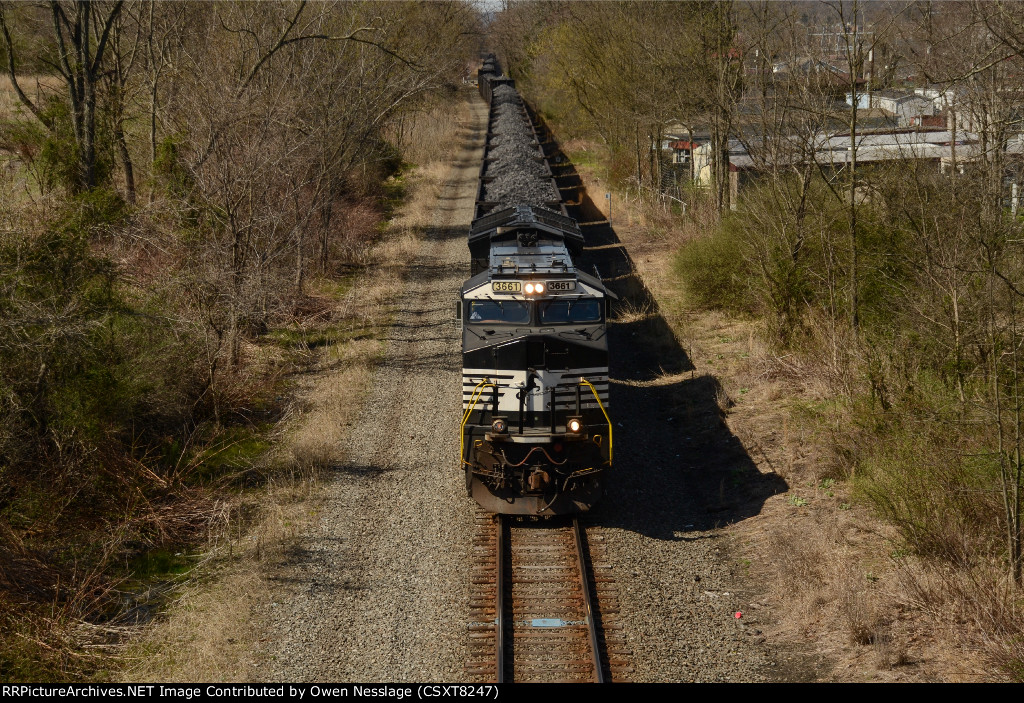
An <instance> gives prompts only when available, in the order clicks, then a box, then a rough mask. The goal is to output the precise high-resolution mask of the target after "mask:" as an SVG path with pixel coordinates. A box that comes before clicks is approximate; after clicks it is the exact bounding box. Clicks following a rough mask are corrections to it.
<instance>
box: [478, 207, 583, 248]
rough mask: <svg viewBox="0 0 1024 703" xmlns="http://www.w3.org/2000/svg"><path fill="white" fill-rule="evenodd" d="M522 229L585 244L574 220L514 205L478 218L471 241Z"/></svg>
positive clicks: (533, 208)
mask: <svg viewBox="0 0 1024 703" xmlns="http://www.w3.org/2000/svg"><path fill="white" fill-rule="evenodd" d="M521 228H529V229H535V230H539V231H543V232H550V233H552V234H555V233H557V234H559V235H561V236H562V237H564V238H566V239H567V240H577V241H578V242H579V243H581V244H582V242H583V233H582V232H581V231H580V228H579V225H577V224H576V221H575V220H574V219H572V218H571V217H565V216H564V215H560V214H559V213H557V212H553V211H551V210H548V209H546V208H541V207H534V206H532V205H514V206H512V207H508V208H504V209H502V210H498V211H497V212H492V213H490V214H487V215H484V216H483V217H479V218H477V219H476V220H474V221H473V224H472V226H471V227H470V230H469V241H470V242H473V241H475V240H478V239H481V238H490V237H491V235H493V234H495V233H497V232H498V230H499V229H500V230H503V231H509V230H513V229H521Z"/></svg>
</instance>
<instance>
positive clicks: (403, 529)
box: [265, 102, 771, 682]
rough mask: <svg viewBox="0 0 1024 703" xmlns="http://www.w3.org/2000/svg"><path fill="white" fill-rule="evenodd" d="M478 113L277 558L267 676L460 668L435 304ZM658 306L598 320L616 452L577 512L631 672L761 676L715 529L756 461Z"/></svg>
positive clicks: (458, 268)
mask: <svg viewBox="0 0 1024 703" xmlns="http://www.w3.org/2000/svg"><path fill="white" fill-rule="evenodd" d="M485 112H486V111H485V107H484V105H483V104H482V102H474V103H473V115H474V119H473V123H472V125H470V127H471V128H472V136H471V137H469V138H468V140H467V143H466V144H465V145H464V146H463V148H462V149H461V150H460V151H459V153H457V154H454V155H453V159H452V163H453V166H452V171H451V178H450V180H449V183H448V186H447V187H446V189H445V192H444V193H443V194H442V197H441V198H440V199H439V200H438V203H437V206H436V214H435V222H436V226H435V229H434V231H433V232H432V233H431V234H430V236H429V237H428V238H427V239H426V240H425V241H424V243H423V254H422V255H421V256H420V257H419V258H418V259H417V260H416V261H415V262H414V263H413V264H412V265H411V267H410V271H409V273H408V275H407V276H406V277H405V279H404V280H403V281H396V285H399V286H403V287H404V288H405V295H404V301H403V303H402V305H401V306H400V311H399V313H398V315H397V319H396V321H395V325H394V327H393V328H392V330H391V332H390V334H389V341H388V345H387V351H386V358H385V359H384V361H383V363H382V366H381V368H380V369H379V370H378V372H377V374H376V379H375V381H374V384H373V388H374V390H373V392H372V393H371V395H370V396H369V397H368V398H367V400H366V404H365V408H364V410H363V412H362V416H361V418H360V421H359V423H358V425H357V427H356V428H354V430H353V434H352V437H351V441H350V443H349V445H348V446H346V447H339V450H338V456H339V468H338V470H337V476H336V479H335V480H334V481H333V482H332V483H331V484H330V485H329V486H328V487H327V489H326V490H327V491H328V494H329V498H328V500H327V501H326V508H325V510H324V512H323V514H322V515H321V516H320V518H319V522H318V523H317V524H316V525H315V527H314V529H313V530H312V531H311V532H310V533H308V534H306V535H303V536H302V537H301V538H300V539H299V544H298V546H297V547H296V548H295V549H294V550H293V552H292V554H291V558H290V560H289V562H288V563H287V564H285V565H282V567H281V569H280V570H279V572H278V573H277V574H276V576H277V584H278V585H277V589H278V590H277V596H276V597H275V600H274V604H273V606H272V607H271V608H270V612H269V613H267V622H266V628H265V629H266V635H265V637H266V639H267V642H268V645H267V647H268V651H267V652H266V653H265V654H266V658H267V660H268V663H269V665H268V667H267V668H266V671H267V676H268V678H270V679H274V680H296V681H313V680H335V681H367V682H372V681H396V682H397V681H424V680H448V681H452V680H464V679H465V678H466V677H465V675H464V673H463V664H464V661H465V654H466V651H467V648H466V644H467V632H466V623H467V621H468V619H469V618H468V613H469V603H468V597H469V581H470V570H469V565H470V561H471V558H470V555H471V546H470V540H471V537H472V533H473V525H472V521H473V514H474V510H475V505H474V504H473V503H472V501H470V500H469V499H468V498H467V497H466V496H465V489H464V479H463V474H462V472H461V470H460V468H459V466H458V448H457V444H458V442H457V436H458V423H459V419H460V405H461V390H462V386H461V368H460V367H461V362H460V357H459V341H458V335H457V328H456V327H455V326H454V325H453V324H452V322H451V321H450V320H451V308H452V301H453V299H454V292H455V291H456V290H457V289H458V286H459V284H460V283H461V281H462V280H463V278H464V277H465V276H466V275H467V273H468V260H469V255H468V252H467V249H466V242H465V236H466V232H467V228H468V225H469V222H470V219H471V218H472V206H473V194H474V188H475V180H474V179H475V176H476V174H477V169H478V164H479V159H480V158H481V157H482V148H481V147H482V141H483V125H484V124H485ZM504 136H505V135H504V134H503V135H502V137H504ZM612 236H613V235H612ZM656 323H657V318H656V317H649V318H648V319H647V320H642V321H637V322H628V323H619V324H616V325H613V326H612V328H611V330H610V340H611V342H610V346H611V356H612V372H611V376H612V379H613V382H612V391H611V393H612V394H611V412H612V416H613V419H614V421H615V422H616V423H617V427H616V431H615V456H616V467H615V470H614V473H612V474H611V475H610V476H609V478H608V493H607V495H606V496H605V499H604V501H603V502H602V503H601V504H600V505H599V507H598V508H597V510H596V511H595V512H594V513H593V514H592V515H590V516H588V517H587V523H588V524H589V525H591V526H592V528H591V529H594V530H597V531H599V532H600V533H601V534H602V535H603V536H604V538H605V543H606V544H607V545H608V556H609V561H610V565H611V566H612V567H613V569H614V577H615V579H616V581H617V583H618V586H619V591H620V598H621V614H620V616H619V618H618V622H619V623H621V625H622V626H623V628H624V634H625V637H626V640H627V644H628V646H629V647H630V648H631V649H632V651H633V657H632V664H633V667H634V669H635V674H634V675H633V677H632V680H634V681H726V680H728V681H757V680H763V679H764V678H766V675H765V674H766V672H767V671H768V670H769V667H770V665H771V656H770V655H769V654H768V653H767V651H766V649H765V646H764V643H763V638H762V637H761V636H760V633H759V632H758V628H757V619H758V618H757V612H756V609H755V608H754V606H755V605H756V604H753V603H750V602H749V600H750V597H749V594H747V593H745V592H744V591H743V590H742V583H743V581H742V578H741V575H739V574H734V573H732V572H731V571H730V560H729V558H728V556H727V554H726V545H725V544H724V539H725V538H724V536H723V534H724V533H723V532H722V531H721V530H720V529H718V527H719V525H720V524H726V523H729V522H732V521H736V520H742V519H744V517H746V516H748V515H750V514H754V512H756V511H757V510H758V509H759V503H758V500H759V498H758V496H760V495H761V494H762V493H763V492H764V491H763V490H761V489H760V488H759V489H757V490H745V489H744V490H742V491H738V489H737V488H736V486H737V485H746V484H749V485H755V486H760V485H761V484H759V483H758V481H761V480H762V479H761V478H759V477H758V476H757V475H756V468H754V469H753V470H752V469H751V468H750V462H749V457H746V459H745V458H744V457H745V456H746V455H745V454H744V453H743V452H742V447H741V446H738V442H737V441H736V440H735V438H734V437H732V435H731V434H730V433H729V432H728V429H727V428H726V427H724V425H723V424H722V423H721V422H720V421H719V418H718V414H717V409H716V408H717V406H716V389H715V387H714V385H713V384H709V383H706V382H703V381H702V380H701V379H700V378H699V377H698V378H697V379H696V381H694V380H692V379H691V378H690V376H689V374H688V373H680V372H683V371H686V370H687V367H686V365H685V364H684V363H682V360H684V359H685V357H684V356H683V352H682V350H681V349H678V346H675V348H674V349H672V348H671V347H673V345H674V342H673V343H672V344H661V342H660V341H659V340H662V341H664V336H663V335H664V334H668V333H667V331H663V330H662V328H660V327H659V326H658V324H656ZM659 335H660V336H659ZM673 355H674V356H673ZM666 373H667V374H669V375H668V376H666V375H665V374H666ZM672 374H678V375H675V376H673V375H672ZM657 378H660V379H661V380H659V381H658V382H654V383H652V381H653V380H654V379H657ZM751 471H753V473H751ZM762 488H764V490H769V489H770V488H771V487H770V486H763V487H762ZM740 493H742V495H740ZM738 585H739V586H740V587H741V589H740V590H737V586H738ZM736 611H742V613H743V617H742V618H740V619H739V620H737V619H736V618H735V617H734V614H735V612H736Z"/></svg>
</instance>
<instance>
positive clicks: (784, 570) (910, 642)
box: [576, 145, 1024, 681]
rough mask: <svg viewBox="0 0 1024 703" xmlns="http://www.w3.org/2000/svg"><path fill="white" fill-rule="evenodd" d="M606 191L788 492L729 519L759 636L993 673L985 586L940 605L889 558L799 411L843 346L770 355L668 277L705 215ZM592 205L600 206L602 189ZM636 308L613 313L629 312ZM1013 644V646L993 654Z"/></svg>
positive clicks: (858, 657) (862, 672) (925, 674)
mask: <svg viewBox="0 0 1024 703" xmlns="http://www.w3.org/2000/svg"><path fill="white" fill-rule="evenodd" d="M576 146H577V148H579V145H576ZM580 170H581V174H582V175H583V178H584V182H585V183H586V185H587V187H588V189H590V190H591V192H601V191H602V189H604V190H607V184H603V185H601V184H597V183H596V182H595V180H596V176H595V171H596V169H587V168H581V169H580ZM613 202H614V205H613V207H614V209H615V212H614V217H615V229H616V231H617V232H618V234H619V237H620V239H621V240H622V241H623V243H624V244H625V245H626V246H627V247H628V249H629V252H630V255H631V257H632V259H633V262H634V264H635V265H636V268H637V271H638V273H639V274H640V276H641V277H642V278H643V280H644V283H645V284H646V285H647V287H648V288H649V290H650V291H651V292H652V294H653V295H654V297H655V299H656V300H657V301H658V305H659V307H660V309H661V312H662V314H663V315H664V317H665V319H666V320H667V321H668V323H669V324H670V326H671V327H672V328H673V329H674V331H675V333H676V335H677V336H678V337H679V339H680V341H681V342H682V344H683V346H684V348H685V350H686V352H687V354H688V355H689V356H690V359H691V361H692V362H693V364H694V365H695V367H696V373H697V374H710V375H713V376H714V377H715V378H716V379H717V380H718V382H719V384H720V388H721V391H720V393H719V395H718V397H717V398H716V402H717V403H718V405H719V408H720V409H721V410H722V412H723V413H725V414H727V417H728V427H729V430H730V431H731V432H732V433H733V434H734V435H735V436H736V437H737V438H738V439H740V441H741V442H742V444H743V446H744V448H745V449H746V451H747V453H748V455H749V456H750V458H751V460H752V461H754V463H755V464H757V465H758V469H759V470H760V471H761V472H762V473H769V472H770V473H775V474H777V475H778V476H780V477H781V478H783V479H784V480H785V481H786V482H787V484H788V485H789V491H788V492H787V493H785V494H781V495H776V496H772V497H770V498H768V500H767V501H766V502H765V504H764V506H763V507H762V510H761V513H760V514H759V515H756V516H754V517H752V518H748V519H747V520H744V521H742V522H740V523H737V524H736V525H734V526H732V527H731V528H729V531H730V533H731V535H732V536H733V537H734V538H735V545H736V546H735V554H736V557H737V558H738V559H743V560H744V563H746V562H749V564H750V566H749V568H748V569H747V570H746V571H747V573H748V574H749V576H750V579H751V584H750V586H749V587H750V588H751V589H752V590H754V591H759V592H760V593H761V601H760V602H763V603H764V604H765V605H766V606H767V609H768V610H769V611H770V619H771V622H772V623H773V624H771V625H770V626H769V627H767V628H766V635H767V636H768V642H769V646H771V647H775V648H780V647H781V648H784V649H787V650H791V651H806V650H807V649H808V648H809V649H811V650H813V651H814V652H815V653H816V654H818V655H819V656H821V657H823V659H824V661H827V662H830V663H831V665H832V669H831V670H828V669H820V668H819V669H817V675H818V676H819V677H820V678H821V679H822V680H826V681H977V680H990V679H993V678H997V677H998V674H995V675H994V674H993V673H992V671H993V668H992V666H991V665H992V663H993V657H992V655H989V654H986V653H985V647H986V646H987V645H986V643H985V642H984V641H983V640H984V633H985V632H991V633H993V636H994V635H995V633H997V632H999V631H1000V628H1002V631H1004V632H1008V631H1009V629H1011V625H1010V624H1009V623H1010V622H1011V619H1009V618H1005V617H1003V618H999V617H997V616H996V614H997V611H998V610H999V609H998V608H996V607H995V606H994V605H993V604H994V603H995V602H996V599H994V598H987V599H984V598H983V599H981V600H982V601H983V602H979V603H977V604H976V605H975V606H973V607H972V609H971V610H970V615H969V616H966V615H964V616H959V617H954V616H950V614H949V613H950V611H951V610H955V609H954V608H953V606H954V604H961V605H960V606H958V607H959V608H960V610H956V612H961V611H962V610H963V607H962V603H963V602H964V598H965V595H964V591H965V589H964V588H961V589H959V591H958V589H956V588H953V587H952V586H951V585H950V584H948V583H946V584H945V585H942V586H941V588H940V587H939V586H937V585H936V581H937V576H936V575H935V574H934V573H931V572H930V571H929V569H928V567H927V565H924V564H920V563H913V562H910V561H908V560H906V559H902V558H901V559H895V558H894V557H893V555H894V554H895V555H897V556H900V553H899V550H898V548H897V547H896V540H895V533H894V531H892V530H891V528H889V527H888V526H886V525H885V524H884V523H882V522H881V521H880V520H879V519H878V518H876V517H875V516H874V515H872V514H871V513H869V512H868V511H867V510H866V509H864V508H862V507H861V506H858V505H856V504H855V503H854V501H853V500H852V499H851V497H850V495H849V488H848V486H846V485H845V484H844V483H842V482H841V481H839V480H838V478H839V477H840V476H844V475H845V473H844V471H843V467H842V466H840V462H841V459H840V458H839V457H836V456H834V453H833V452H832V451H831V449H830V442H829V437H828V436H823V435H822V428H821V426H820V424H818V423H812V422H809V421H806V420H804V418H805V417H806V413H804V412H803V410H804V409H805V408H809V407H814V408H819V407H820V405H821V404H823V403H827V402H829V400H830V399H831V398H833V397H834V396H835V393H836V389H837V388H840V389H841V388H843V387H844V384H845V383H846V381H847V379H844V378H843V377H842V376H841V374H838V373H837V372H836V369H841V368H844V367H845V366H847V364H845V363H844V361H845V360H844V359H842V358H841V355H842V354H843V353H844V349H845V348H847V347H848V346H849V345H848V344H846V342H845V341H844V340H842V339H834V340H827V339H825V340H818V341H819V342H821V344H820V347H821V348H825V349H829V348H831V349H834V351H835V353H834V355H833V358H832V359H822V360H819V361H816V362H812V361H808V360H807V358H806V357H801V356H800V355H780V354H778V353H776V352H774V351H773V350H772V349H771V348H770V346H769V345H767V344H766V343H765V342H764V341H763V331H762V330H761V329H760V328H759V327H758V325H757V324H756V323H755V322H753V321H749V320H738V319H736V318H733V317H731V316H729V315H727V314H725V313H721V312H704V311H697V310H694V309H692V306H690V305H689V304H688V303H687V301H686V299H685V297H684V295H685V293H684V292H683V291H682V290H681V289H680V287H679V286H678V285H677V283H676V279H675V274H674V272H673V271H672V260H673V255H674V253H675V251H676V250H677V248H678V246H679V245H680V244H681V243H682V242H685V241H687V240H688V239H689V238H691V237H694V236H701V235H702V233H704V230H705V229H706V228H707V226H708V223H711V222H713V221H714V218H713V217H711V216H710V215H709V216H702V215H699V213H698V216H694V217H693V218H691V219H690V220H688V221H685V222H683V223H681V224H680V223H676V224H673V222H672V220H671V218H666V217H665V214H664V211H663V210H661V209H660V208H659V207H658V206H656V205H654V206H652V205H651V204H650V203H645V202H642V201H638V200H637V199H636V198H635V197H633V198H627V197H622V196H621V195H619V194H613ZM596 204H597V205H598V206H599V207H602V208H604V207H605V202H604V201H603V199H602V201H601V202H598V203H596ZM698 205H699V203H698ZM646 312H648V311H643V310H626V311H624V313H623V314H624V315H625V316H626V317H625V318H624V319H634V318H638V319H639V318H640V317H643V315H644V314H645V313H646ZM820 328H821V329H824V327H823V326H821V327H820ZM837 418H838V415H837ZM947 580H948V579H947ZM915 583H916V584H918V585H917V586H914V585H913V584H915ZM924 584H930V585H928V586H927V587H926V586H925V585H924ZM915 589H917V590H915ZM983 590H984V589H982V590H978V589H975V593H976V594H977V593H980V592H982V591H983ZM915 593H916V595H915ZM939 594H941V595H939ZM968 600H969V599H968ZM975 600H978V599H977V598H975ZM926 602H928V603H931V605H929V606H926V605H925V603H926ZM942 613H945V615H942ZM997 622H999V623H1002V624H999V625H997V624H996V623H997ZM968 625H969V626H968ZM968 630H969V631H970V633H971V634H970V635H968V636H965V632H966V631H968ZM990 639H991V638H990ZM1003 641H1005V642H1009V643H1010V645H1007V646H1009V647H1010V648H1012V647H1013V646H1015V645H1014V643H1019V642H1021V641H1024V638H1022V637H1021V636H1020V634H1019V633H1018V636H1017V637H1016V638H1014V637H1012V636H1010V637H1005V638H1003ZM989 644H991V642H990V643H989ZM1003 649H1004V650H1005V649H1006V646H1004V647H1003ZM990 651H993V650H991V648H990ZM996 651H998V650H996ZM1012 656H1017V657H1018V658H1019V657H1020V656H1021V652H1015V653H1014V652H1007V653H1006V654H1005V656H1004V657H1003V659H1004V660H1008V659H1010V658H1011V657H1012ZM996 663H998V662H996Z"/></svg>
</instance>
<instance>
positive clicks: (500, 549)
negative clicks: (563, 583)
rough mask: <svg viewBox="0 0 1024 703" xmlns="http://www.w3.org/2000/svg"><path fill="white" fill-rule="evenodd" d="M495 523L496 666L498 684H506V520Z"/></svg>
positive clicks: (497, 519) (497, 517) (498, 517)
mask: <svg viewBox="0 0 1024 703" xmlns="http://www.w3.org/2000/svg"><path fill="white" fill-rule="evenodd" d="M495 522H496V524H497V528H498V537H497V550H496V554H497V564H495V566H496V569H495V574H496V578H497V584H496V588H495V592H496V594H497V595H496V598H497V603H496V607H495V611H494V640H495V643H496V644H495V647H496V650H495V653H494V654H495V657H494V662H495V663H494V666H495V673H496V682H497V683H505V520H504V518H503V517H502V516H501V515H500V514H499V515H495Z"/></svg>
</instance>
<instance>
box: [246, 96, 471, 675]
mask: <svg viewBox="0 0 1024 703" xmlns="http://www.w3.org/2000/svg"><path fill="white" fill-rule="evenodd" d="M470 115H471V119H470V120H469V122H468V123H466V124H465V125H462V130H461V131H462V143H461V146H460V148H459V150H458V151H457V152H456V153H455V154H453V158H452V163H451V167H450V172H449V175H448V177H447V179H446V181H445V186H444V188H443V189H442V192H441V196H440V197H439V198H438V200H437V204H436V206H435V208H434V212H433V217H432V221H433V226H432V227H430V228H428V230H427V231H426V232H425V233H424V237H423V241H422V248H421V253H420V254H419V255H418V257H417V259H416V260H415V261H414V262H413V263H412V264H411V265H410V267H409V269H408V271H407V273H406V275H405V276H404V278H403V279H402V280H396V281H394V285H395V286H396V287H397V288H400V289H401V290H402V291H403V292H402V293H401V294H400V296H399V300H398V305H397V310H398V312H397V315H396V319H395V321H394V324H393V326H392V328H391V330H390V331H389V333H388V338H387V345H386V351H385V357H384V359H383V361H382V363H381V366H380V368H379V369H378V370H377V372H376V376H375V380H374V382H373V383H372V386H371V388H372V390H371V391H370V393H369V394H368V396H367V398H366V400H365V404H364V407H363V410H362V413H361V416H360V417H359V420H358V422H357V423H356V424H355V425H354V428H353V432H352V434H351V436H350V440H349V444H348V446H345V447H339V448H338V463H337V465H336V467H335V469H336V471H335V473H336V476H335V478H334V480H333V481H332V483H331V484H330V485H329V486H328V487H327V488H326V493H327V497H326V500H325V506H326V507H325V508H324V510H323V513H322V514H321V515H320V516H319V518H318V520H317V521H316V523H315V525H314V527H313V529H312V530H311V531H310V532H309V533H308V534H306V535H304V536H303V537H301V538H300V540H299V541H298V544H297V546H296V547H294V548H293V549H292V550H291V551H290V553H289V554H288V557H287V560H286V561H285V562H284V563H282V564H281V565H280V566H279V568H277V569H276V570H275V573H274V574H273V575H272V580H273V581H274V582H276V588H277V590H276V593H275V596H274V599H273V603H272V606H271V608H270V611H271V612H270V613H268V614H267V624H266V628H265V630H266V632H265V636H264V638H265V639H266V640H267V642H268V651H267V652H266V653H265V657H266V661H267V663H266V666H265V667H264V669H263V670H264V672H265V675H266V676H267V678H269V679H279V680H297V681H312V680H333V681H428V680H457V679H460V678H462V667H463V662H464V660H465V634H464V621H465V618H464V617H462V613H463V611H464V610H465V609H466V607H467V602H468V595H467V594H468V590H467V589H468V584H469V565H468V561H467V559H466V555H467V554H468V551H469V540H470V536H471V533H472V530H471V521H472V515H473V511H472V508H471V506H470V505H469V504H468V501H467V499H466V497H465V488H464V479H463V477H462V473H461V471H460V470H459V467H458V454H457V442H456V441H455V440H454V438H455V437H456V436H457V434H458V418H459V407H460V401H461V387H462V386H461V362H460V354H459V339H458V334H457V327H456V326H455V324H454V322H453V314H452V313H453V301H454V300H455V293H456V291H457V290H458V287H459V285H460V284H461V282H462V280H463V279H464V278H465V277H466V276H467V275H468V268H469V260H468V253H467V250H466V235H467V232H468V228H469V223H470V220H471V219H472V213H473V202H474V195H475V189H476V177H477V173H478V170H479V164H480V159H481V157H482V151H481V148H482V144H483V137H484V129H485V124H486V107H485V105H484V104H483V102H482V101H480V100H478V99H476V100H473V101H472V103H471V106H470Z"/></svg>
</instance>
